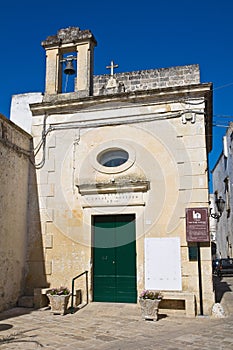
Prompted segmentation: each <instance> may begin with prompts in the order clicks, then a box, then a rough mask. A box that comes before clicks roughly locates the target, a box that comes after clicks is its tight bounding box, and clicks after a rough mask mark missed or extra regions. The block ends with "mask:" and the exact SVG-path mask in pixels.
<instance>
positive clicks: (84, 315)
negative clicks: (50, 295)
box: [0, 277, 233, 350]
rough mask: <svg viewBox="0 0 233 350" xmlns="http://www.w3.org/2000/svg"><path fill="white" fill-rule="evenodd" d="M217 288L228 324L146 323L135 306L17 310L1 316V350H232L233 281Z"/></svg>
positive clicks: (223, 321) (219, 283) (180, 319)
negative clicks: (64, 310)
mask: <svg viewBox="0 0 233 350" xmlns="http://www.w3.org/2000/svg"><path fill="white" fill-rule="evenodd" d="M215 286H216V288H217V293H216V294H217V298H218V299H221V304H223V305H225V310H226V312H227V317H225V318H213V317H205V316H200V317H196V318H195V319H193V318H191V319H190V318H185V317H181V316H179V317H175V316H170V317H166V315H162V314H160V318H159V320H158V321H157V322H153V321H144V320H142V319H141V314H140V308H139V306H138V305H135V304H117V305H116V304H109V303H91V304H89V305H87V306H86V307H84V308H83V309H81V310H79V311H78V312H76V313H74V314H67V315H65V316H61V315H53V314H51V312H50V311H49V310H46V311H45V310H37V311H36V310H32V309H24V308H14V309H11V310H8V311H6V312H3V313H1V314H0V350H6V349H7V350H12V349H15V350H16V349H17V350H34V349H42V348H44V349H47V350H48V349H49V350H54V349H58V350H79V349H90V350H91V349H99V350H133V349H134V350H138V349H140V350H141V349H146V350H152V349H156V350H160V349H161V350H164V349H167V350H178V349H192V350H199V349H203V350H214V349H216V350H232V349H233V332H232V329H233V287H232V286H233V278H229V277H228V278H223V279H222V280H221V281H219V280H218V279H216V281H215ZM217 301H219V300H217Z"/></svg>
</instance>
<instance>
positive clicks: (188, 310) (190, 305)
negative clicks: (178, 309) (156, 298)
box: [162, 291, 196, 317]
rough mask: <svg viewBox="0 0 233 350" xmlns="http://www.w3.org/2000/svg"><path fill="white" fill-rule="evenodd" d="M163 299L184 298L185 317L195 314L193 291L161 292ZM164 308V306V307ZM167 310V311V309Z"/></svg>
mask: <svg viewBox="0 0 233 350" xmlns="http://www.w3.org/2000/svg"><path fill="white" fill-rule="evenodd" d="M162 294H163V300H164V301H168V300H184V302H185V314H186V316H187V317H195V316H196V298H195V294H194V293H190V292H175V291H174V292H172V291H171V292H162ZM164 309H165V307H164ZM168 312H169V311H168Z"/></svg>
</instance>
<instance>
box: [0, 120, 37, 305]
mask: <svg viewBox="0 0 233 350" xmlns="http://www.w3.org/2000/svg"><path fill="white" fill-rule="evenodd" d="M30 142H31V136H29V135H28V134H27V133H26V132H24V131H22V130H21V129H20V128H19V127H17V126H16V125H15V124H14V123H12V122H11V121H9V120H8V119H6V118H5V117H4V116H2V115H0V160H1V162H0V167H1V171H0V184H1V186H0V197H1V201H0V222H1V227H0V311H2V310H4V309H7V308H9V307H12V306H14V305H16V303H17V300H18V298H19V296H21V295H22V294H23V288H24V283H23V279H24V274H25V270H24V269H25V267H24V266H25V257H26V243H27V201H28V167H29V154H30Z"/></svg>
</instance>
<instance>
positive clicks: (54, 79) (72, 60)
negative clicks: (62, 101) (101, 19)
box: [41, 27, 97, 97]
mask: <svg viewBox="0 0 233 350" xmlns="http://www.w3.org/2000/svg"><path fill="white" fill-rule="evenodd" d="M41 45H42V46H43V47H44V49H45V51H46V77H45V95H54V94H61V93H63V92H64V91H63V75H64V74H63V65H64V63H65V64H66V68H65V70H64V71H65V72H64V73H65V74H68V75H72V74H76V76H75V79H74V81H75V84H74V91H75V92H78V93H79V96H80V97H82V96H83V97H84V96H90V95H92V90H93V62H94V57H93V56H94V47H95V46H96V45H97V42H96V40H95V38H94V36H93V34H92V33H91V31H90V30H80V28H78V27H68V28H65V29H60V30H59V31H58V32H57V34H56V35H53V36H49V37H47V39H46V40H45V41H42V43H41ZM74 64H75V65H76V69H75V68H74Z"/></svg>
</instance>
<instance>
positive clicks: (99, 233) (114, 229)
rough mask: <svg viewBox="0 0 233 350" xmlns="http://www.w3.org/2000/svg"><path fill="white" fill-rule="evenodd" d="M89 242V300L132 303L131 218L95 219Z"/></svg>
mask: <svg viewBox="0 0 233 350" xmlns="http://www.w3.org/2000/svg"><path fill="white" fill-rule="evenodd" d="M93 241H94V248H93V266H94V269H93V300H94V301H106V302H122V303H136V301H137V292H136V242H135V216H134V215H100V216H95V217H94V240H93Z"/></svg>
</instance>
